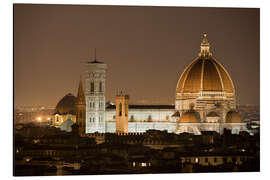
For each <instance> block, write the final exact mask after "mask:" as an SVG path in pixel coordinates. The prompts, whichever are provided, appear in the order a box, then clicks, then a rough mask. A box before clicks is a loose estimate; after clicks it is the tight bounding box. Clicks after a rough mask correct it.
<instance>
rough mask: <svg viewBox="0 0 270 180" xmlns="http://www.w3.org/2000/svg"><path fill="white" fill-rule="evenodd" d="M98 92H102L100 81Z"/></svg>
mask: <svg viewBox="0 0 270 180" xmlns="http://www.w3.org/2000/svg"><path fill="white" fill-rule="evenodd" d="M99 92H102V82H99Z"/></svg>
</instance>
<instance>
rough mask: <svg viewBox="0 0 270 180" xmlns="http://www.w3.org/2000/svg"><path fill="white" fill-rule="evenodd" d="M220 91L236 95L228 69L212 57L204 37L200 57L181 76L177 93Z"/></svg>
mask: <svg viewBox="0 0 270 180" xmlns="http://www.w3.org/2000/svg"><path fill="white" fill-rule="evenodd" d="M200 91H218V92H228V93H234V86H233V82H232V80H231V77H230V75H229V73H228V72H227V71H226V69H225V68H224V67H223V66H222V65H221V64H220V63H219V62H218V61H217V60H215V59H214V58H213V57H212V53H211V52H210V45H209V43H208V40H207V39H206V35H204V38H203V42H202V43H201V52H200V53H199V56H198V57H197V58H196V59H195V60H194V61H193V62H192V63H191V64H190V65H189V66H187V67H186V69H185V70H184V72H183V73H182V75H181V76H180V78H179V80H178V83H177V87H176V93H198V92H200Z"/></svg>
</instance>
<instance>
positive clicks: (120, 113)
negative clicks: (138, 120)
mask: <svg viewBox="0 0 270 180" xmlns="http://www.w3.org/2000/svg"><path fill="white" fill-rule="evenodd" d="M119 116H122V103H120V104H119Z"/></svg>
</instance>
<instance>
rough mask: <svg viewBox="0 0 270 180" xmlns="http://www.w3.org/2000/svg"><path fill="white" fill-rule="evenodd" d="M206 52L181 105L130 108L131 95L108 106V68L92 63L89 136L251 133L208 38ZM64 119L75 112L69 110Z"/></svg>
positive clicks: (185, 78) (187, 80)
mask: <svg viewBox="0 0 270 180" xmlns="http://www.w3.org/2000/svg"><path fill="white" fill-rule="evenodd" d="M200 48H201V50H200V52H199V54H198V56H197V57H196V58H195V59H194V60H193V61H192V62H191V64H190V65H188V66H187V67H186V68H185V70H184V71H183V73H182V75H181V76H180V78H179V80H178V82H177V85H176V98H175V105H134V104H130V105H128V99H129V96H127V95H117V96H116V98H115V100H116V105H114V104H111V103H110V104H105V92H106V88H105V82H106V70H107V65H106V64H105V63H103V62H100V61H97V60H96V55H95V58H94V60H93V61H90V62H87V63H86V67H87V70H86V72H85V74H84V75H85V81H84V82H85V90H84V91H85V92H84V93H85V104H86V109H85V111H86V113H85V114H86V118H85V132H86V133H94V132H100V133H104V132H111V133H113V132H118V133H127V132H145V131H147V130H149V129H155V130H167V131H168V132H174V133H183V132H188V133H193V134H197V135H199V134H201V131H216V132H218V133H223V129H224V128H226V129H230V130H231V131H232V132H233V133H235V134H238V133H239V132H240V131H246V124H245V123H244V122H243V121H242V118H241V116H240V114H239V113H238V112H237V109H236V104H235V88H234V84H233V81H232V79H231V77H230V75H229V73H228V72H227V70H226V69H225V68H224V66H223V65H222V64H221V63H219V62H218V61H217V60H216V59H215V58H214V57H213V55H212V53H211V51H210V43H209V42H208V40H207V35H206V34H204V35H203V39H202V43H201V46H200ZM80 86H81V87H82V85H81V83H80ZM80 91H81V90H80ZM78 96H79V95H78ZM63 99H64V100H65V99H66V100H67V101H68V100H69V98H67V97H66V98H65V97H64V98H63ZM63 99H62V100H61V101H64V100H63ZM61 101H60V102H61ZM60 102H59V103H60ZM59 103H58V104H59ZM60 104H63V103H60ZM82 104H83V103H82ZM64 109H65V108H64ZM66 109H69V108H68V107H67V108H66ZM59 111H60V110H59ZM75 111H76V110H75ZM82 112H83V111H82ZM62 114H72V113H69V111H68V112H67V110H66V111H65V113H62ZM77 116H78V115H77ZM71 119H72V118H71ZM61 122H62V121H61ZM55 124H57V123H55ZM83 126H84V125H83Z"/></svg>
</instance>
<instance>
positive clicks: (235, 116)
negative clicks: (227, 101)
mask: <svg viewBox="0 0 270 180" xmlns="http://www.w3.org/2000/svg"><path fill="white" fill-rule="evenodd" d="M242 122H243V120H242V117H241V115H240V114H239V113H238V112H237V111H229V112H228V113H227V115H226V123H242Z"/></svg>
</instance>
